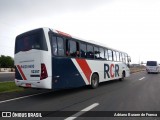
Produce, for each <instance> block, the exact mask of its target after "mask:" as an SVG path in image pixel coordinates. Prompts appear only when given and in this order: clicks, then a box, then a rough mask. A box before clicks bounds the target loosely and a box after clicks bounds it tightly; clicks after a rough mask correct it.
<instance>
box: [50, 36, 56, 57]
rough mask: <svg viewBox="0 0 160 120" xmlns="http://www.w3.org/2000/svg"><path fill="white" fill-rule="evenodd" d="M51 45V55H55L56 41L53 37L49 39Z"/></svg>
mask: <svg viewBox="0 0 160 120" xmlns="http://www.w3.org/2000/svg"><path fill="white" fill-rule="evenodd" d="M51 40H52V41H51V43H52V54H53V55H57V39H56V37H55V36H52V39H51Z"/></svg>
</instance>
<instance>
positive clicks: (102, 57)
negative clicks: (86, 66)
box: [99, 48, 105, 59]
mask: <svg viewBox="0 0 160 120" xmlns="http://www.w3.org/2000/svg"><path fill="white" fill-rule="evenodd" d="M99 51H100V59H105V57H104V56H105V51H104V49H103V48H99Z"/></svg>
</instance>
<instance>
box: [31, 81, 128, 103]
mask: <svg viewBox="0 0 160 120" xmlns="http://www.w3.org/2000/svg"><path fill="white" fill-rule="evenodd" d="M124 81H125V80H124ZM124 81H119V80H111V81H106V82H102V83H100V84H99V87H98V88H96V89H92V88H91V87H90V86H83V87H78V88H67V89H62V90H58V91H53V90H39V92H42V93H43V92H44V91H45V92H44V93H43V94H40V95H37V96H35V97H34V99H38V100H44V99H51V98H56V99H57V98H61V97H65V96H66V97H67V96H69V95H74V94H83V93H84V92H87V93H89V92H96V91H97V92H99V90H102V89H104V88H106V87H107V86H110V85H113V84H117V83H121V82H124Z"/></svg>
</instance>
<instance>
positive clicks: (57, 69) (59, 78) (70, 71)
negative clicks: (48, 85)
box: [52, 57, 86, 90]
mask: <svg viewBox="0 0 160 120" xmlns="http://www.w3.org/2000/svg"><path fill="white" fill-rule="evenodd" d="M77 74H78V75H77ZM85 85H86V84H85V82H84V80H83V78H82V76H81V75H80V73H79V71H78V69H77V68H76V66H75V65H74V63H73V62H72V60H71V58H63V57H52V88H53V89H54V90H59V89H66V88H76V87H81V86H85Z"/></svg>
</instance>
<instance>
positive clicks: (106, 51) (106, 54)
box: [105, 49, 109, 60]
mask: <svg viewBox="0 0 160 120" xmlns="http://www.w3.org/2000/svg"><path fill="white" fill-rule="evenodd" d="M105 59H106V60H109V58H108V50H107V49H105Z"/></svg>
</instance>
